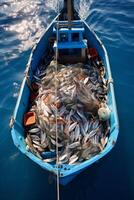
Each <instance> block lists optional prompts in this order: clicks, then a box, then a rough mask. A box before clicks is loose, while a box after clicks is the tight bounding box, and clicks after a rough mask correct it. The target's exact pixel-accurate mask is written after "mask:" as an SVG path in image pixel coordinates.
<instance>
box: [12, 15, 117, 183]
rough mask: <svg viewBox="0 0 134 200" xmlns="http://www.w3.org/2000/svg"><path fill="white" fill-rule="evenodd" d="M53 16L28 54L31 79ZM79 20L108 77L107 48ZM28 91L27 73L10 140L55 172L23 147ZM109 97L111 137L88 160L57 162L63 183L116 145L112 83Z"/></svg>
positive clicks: (51, 29) (18, 101) (115, 116)
mask: <svg viewBox="0 0 134 200" xmlns="http://www.w3.org/2000/svg"><path fill="white" fill-rule="evenodd" d="M56 19H57V18H55V19H54V21H53V22H52V23H51V24H50V26H49V27H48V29H47V30H46V32H45V33H44V34H43V36H42V37H41V38H40V40H39V41H38V43H37V45H36V46H35V47H34V48H33V50H32V52H31V55H30V58H29V61H28V64H27V70H28V71H29V74H30V79H32V76H33V72H34V71H35V70H36V68H37V67H38V65H39V62H40V59H41V57H42V55H43V54H44V53H45V51H46V50H47V47H48V38H49V37H51V36H52V35H53V26H54V25H55V21H56ZM81 22H82V24H83V25H84V29H85V35H86V38H87V40H88V42H89V44H90V46H92V47H95V48H96V49H97V51H98V53H99V56H100V58H101V59H102V61H103V62H104V64H105V67H106V75H107V78H111V77H112V75H111V69H110V64H109V59H108V55H107V51H106V49H105V47H104V45H103V44H102V42H101V41H100V40H99V38H98V37H97V35H96V34H95V33H94V32H93V31H92V30H91V29H90V27H89V26H88V25H87V24H86V22H85V21H82V20H81ZM77 23H78V22H77ZM74 24H75V22H74ZM29 94H30V91H29V88H28V86H27V82H26V77H24V80H23V82H22V85H21V88H20V93H19V97H18V100H17V103H16V106H15V110H14V115H13V118H14V124H13V127H12V129H11V134H12V138H13V142H14V144H15V145H16V146H17V148H18V149H19V150H20V151H21V152H22V153H24V154H25V155H26V156H27V157H29V158H30V159H31V160H33V161H34V162H35V163H37V164H38V165H39V166H40V167H42V168H43V169H44V170H47V171H48V172H50V173H52V174H55V175H56V173H57V166H56V165H55V164H48V163H45V162H43V161H42V160H41V159H39V158H38V157H36V156H35V155H33V154H32V153H31V152H29V151H27V150H26V144H25V140H24V128H23V115H24V113H25V111H26V109H27V106H28V99H29ZM108 97H109V102H108V105H109V107H110V108H111V110H112V113H111V117H110V123H111V129H110V137H109V139H108V143H107V145H106V147H105V148H104V150H103V151H102V152H100V153H99V154H98V155H96V156H94V157H92V158H91V159H89V160H86V161H85V162H82V163H81V164H79V165H67V164H63V165H60V166H59V175H60V183H61V184H63V185H65V184H67V183H68V182H70V181H71V180H72V179H73V178H74V177H75V176H76V175H77V174H79V173H80V172H81V171H83V170H85V169H86V168H88V167H89V166H90V165H92V164H93V163H95V162H96V161H98V160H99V159H100V158H102V157H104V156H105V155H106V154H107V153H108V152H110V151H111V149H112V148H113V146H114V145H115V143H116V140H117V137H118V132H119V124H118V115H117V109H116V102H115V95H114V87H113V83H110V90H109V93H108Z"/></svg>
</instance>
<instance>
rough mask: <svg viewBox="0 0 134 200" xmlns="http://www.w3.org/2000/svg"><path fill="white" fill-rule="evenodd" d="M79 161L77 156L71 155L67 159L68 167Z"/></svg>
mask: <svg viewBox="0 0 134 200" xmlns="http://www.w3.org/2000/svg"><path fill="white" fill-rule="evenodd" d="M78 159H79V157H78V155H73V156H71V157H70V158H69V163H68V164H69V165H71V164H74V163H75V162H76V161H77V160H78Z"/></svg>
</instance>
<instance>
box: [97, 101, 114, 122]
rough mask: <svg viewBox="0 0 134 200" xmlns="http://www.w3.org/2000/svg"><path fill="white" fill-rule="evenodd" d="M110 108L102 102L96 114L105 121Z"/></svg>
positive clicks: (108, 116)
mask: <svg viewBox="0 0 134 200" xmlns="http://www.w3.org/2000/svg"><path fill="white" fill-rule="evenodd" d="M110 114H111V110H110V109H109V107H108V106H107V105H106V104H103V105H102V106H101V107H100V108H99V110H98V115H99V118H100V120H102V121H106V120H108V119H109V118H110Z"/></svg>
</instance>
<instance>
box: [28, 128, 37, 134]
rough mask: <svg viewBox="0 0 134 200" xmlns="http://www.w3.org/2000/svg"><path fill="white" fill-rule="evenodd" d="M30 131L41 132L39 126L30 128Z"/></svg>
mask: <svg viewBox="0 0 134 200" xmlns="http://www.w3.org/2000/svg"><path fill="white" fill-rule="evenodd" d="M28 132H29V133H31V134H32V133H38V132H40V129H39V128H32V129H30V130H28Z"/></svg>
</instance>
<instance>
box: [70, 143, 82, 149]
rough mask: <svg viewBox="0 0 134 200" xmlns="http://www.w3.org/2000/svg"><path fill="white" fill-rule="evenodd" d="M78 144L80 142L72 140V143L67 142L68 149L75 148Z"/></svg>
mask: <svg viewBox="0 0 134 200" xmlns="http://www.w3.org/2000/svg"><path fill="white" fill-rule="evenodd" d="M78 146H80V142H74V143H72V144H69V145H68V148H69V149H74V148H76V147H78Z"/></svg>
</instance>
